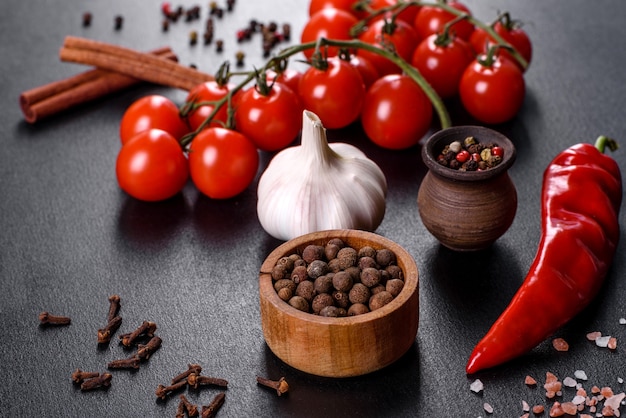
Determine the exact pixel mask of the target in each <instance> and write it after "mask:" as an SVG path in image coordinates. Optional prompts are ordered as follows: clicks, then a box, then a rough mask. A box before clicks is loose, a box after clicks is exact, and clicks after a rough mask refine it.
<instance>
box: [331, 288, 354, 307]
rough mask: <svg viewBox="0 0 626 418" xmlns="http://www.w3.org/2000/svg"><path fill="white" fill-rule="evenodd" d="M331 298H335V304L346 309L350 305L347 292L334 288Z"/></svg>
mask: <svg viewBox="0 0 626 418" xmlns="http://www.w3.org/2000/svg"><path fill="white" fill-rule="evenodd" d="M332 296H333V299H335V305H336V306H338V307H340V308H344V309H347V308H348V307H349V306H350V297H349V296H348V293H347V292H343V291H341V290H334V291H333V293H332Z"/></svg>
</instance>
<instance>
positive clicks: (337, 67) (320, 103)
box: [298, 57, 365, 129]
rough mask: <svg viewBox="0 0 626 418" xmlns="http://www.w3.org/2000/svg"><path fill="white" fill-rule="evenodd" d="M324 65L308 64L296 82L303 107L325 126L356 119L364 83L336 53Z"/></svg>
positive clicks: (363, 91) (349, 122)
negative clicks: (324, 66)
mask: <svg viewBox="0 0 626 418" xmlns="http://www.w3.org/2000/svg"><path fill="white" fill-rule="evenodd" d="M326 62H327V64H328V67H327V68H326V69H318V68H316V67H315V66H311V67H309V69H307V70H306V71H305V73H304V75H303V76H302V80H300V86H299V89H298V91H299V94H300V99H301V100H302V104H303V105H304V108H305V109H307V110H310V111H311V112H313V113H315V114H316V115H318V116H319V118H320V119H321V120H322V123H323V124H324V127H326V128H328V129H338V128H343V127H346V126H348V125H349V124H351V123H352V122H354V121H355V120H357V118H358V117H359V114H360V113H361V107H362V106H363V97H364V96H365V84H364V83H363V79H362V78H361V75H360V74H359V71H358V70H357V69H356V68H354V67H353V66H352V65H350V64H349V63H348V62H347V61H345V60H343V59H341V58H339V57H331V58H328V60H327V61H326Z"/></svg>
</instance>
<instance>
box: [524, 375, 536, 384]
mask: <svg viewBox="0 0 626 418" xmlns="http://www.w3.org/2000/svg"><path fill="white" fill-rule="evenodd" d="M524 383H525V384H526V385H528V386H535V385H536V384H537V381H536V380H535V379H534V378H533V377H531V376H526V379H524Z"/></svg>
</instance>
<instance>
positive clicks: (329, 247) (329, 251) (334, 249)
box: [324, 242, 341, 260]
mask: <svg viewBox="0 0 626 418" xmlns="http://www.w3.org/2000/svg"><path fill="white" fill-rule="evenodd" d="M339 250H341V247H340V246H339V245H337V244H333V243H330V242H329V243H328V244H326V246H325V247H324V255H325V256H326V259H327V260H332V259H333V258H337V253H338V252H339Z"/></svg>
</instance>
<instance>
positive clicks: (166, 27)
mask: <svg viewBox="0 0 626 418" xmlns="http://www.w3.org/2000/svg"><path fill="white" fill-rule="evenodd" d="M169 29H170V21H169V20H167V19H163V21H162V22H161V30H163V32H167V31H168V30H169Z"/></svg>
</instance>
